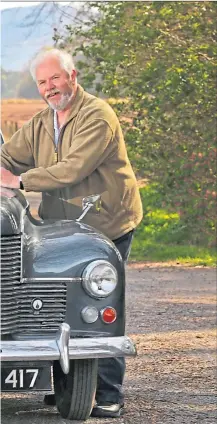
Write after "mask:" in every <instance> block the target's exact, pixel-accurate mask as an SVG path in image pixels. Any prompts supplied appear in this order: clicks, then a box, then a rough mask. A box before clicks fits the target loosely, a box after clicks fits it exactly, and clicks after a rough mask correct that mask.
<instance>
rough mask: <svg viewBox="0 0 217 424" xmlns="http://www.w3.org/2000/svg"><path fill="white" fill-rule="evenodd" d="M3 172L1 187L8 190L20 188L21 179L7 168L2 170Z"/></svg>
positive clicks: (0, 169) (0, 170)
mask: <svg viewBox="0 0 217 424" xmlns="http://www.w3.org/2000/svg"><path fill="white" fill-rule="evenodd" d="M0 172H1V186H2V187H7V188H20V179H19V177H17V176H16V175H14V174H12V172H10V171H8V170H7V169H5V168H2V167H1V168H0Z"/></svg>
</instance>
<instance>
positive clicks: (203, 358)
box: [1, 264, 216, 424]
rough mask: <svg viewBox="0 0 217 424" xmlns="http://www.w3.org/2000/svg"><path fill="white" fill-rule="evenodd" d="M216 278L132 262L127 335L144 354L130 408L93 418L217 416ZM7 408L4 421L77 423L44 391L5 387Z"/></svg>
mask: <svg viewBox="0 0 217 424" xmlns="http://www.w3.org/2000/svg"><path fill="white" fill-rule="evenodd" d="M215 280H216V273H215V270H214V269H206V268H181V267H162V266H160V265H158V266H156V265H153V264H152V265H151V264H131V265H128V267H127V334H128V335H130V336H131V337H132V338H133V340H134V341H135V343H136V345H137V349H138V356H137V357H136V358H132V359H131V358H130V359H128V360H127V372H126V379H125V385H124V387H125V397H126V402H125V403H126V408H125V414H124V416H123V417H121V418H118V419H93V418H90V419H89V420H88V421H87V423H88V424H104V423H105V424H174V423H176V424H196V423H199V424H202V423H203V424H214V423H216V372H215V366H216V357H215V351H216V337H215V336H216V334H215V311H216V309H215V299H216V294H215V293H216V286H215ZM1 407H2V416H1V419H2V424H21V423H22V424H66V423H67V424H69V423H70V421H68V420H65V419H62V418H61V417H60V416H59V414H58V413H57V411H56V409H55V408H54V407H47V406H44V405H43V394H42V393H34V394H33V393H31V394H19V395H14V394H9V393H7V394H3V395H2V404H1ZM74 423H76V424H79V422H78V421H74Z"/></svg>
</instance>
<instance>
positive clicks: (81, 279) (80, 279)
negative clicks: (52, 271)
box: [21, 277, 83, 283]
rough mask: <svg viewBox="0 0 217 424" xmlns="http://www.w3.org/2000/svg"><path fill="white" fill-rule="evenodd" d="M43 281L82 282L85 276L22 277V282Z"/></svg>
mask: <svg viewBox="0 0 217 424" xmlns="http://www.w3.org/2000/svg"><path fill="white" fill-rule="evenodd" d="M43 281H45V282H46V281H47V282H49V281H51V282H52V281H53V282H54V283H55V282H57V283H81V282H82V281H83V278H81V277H73V278H68V277H67V278H66V277H63V278H60V277H53V278H51V277H49V278H38V277H36V278H22V281H21V282H22V283H27V282H28V283H35V282H41V283H43Z"/></svg>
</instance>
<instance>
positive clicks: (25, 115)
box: [1, 99, 47, 136]
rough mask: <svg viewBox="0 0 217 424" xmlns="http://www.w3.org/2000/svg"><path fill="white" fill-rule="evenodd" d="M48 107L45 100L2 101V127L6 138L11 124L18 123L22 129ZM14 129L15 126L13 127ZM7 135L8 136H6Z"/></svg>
mask: <svg viewBox="0 0 217 424" xmlns="http://www.w3.org/2000/svg"><path fill="white" fill-rule="evenodd" d="M46 107H47V105H46V103H45V102H44V101H43V100H40V99H36V100H32V99H31V100H27V99H4V100H2V101H1V125H2V131H3V134H4V135H5V136H7V135H10V134H7V132H8V128H9V127H10V124H12V123H17V126H18V128H20V127H21V126H22V125H23V124H24V123H25V122H26V121H28V120H29V119H30V118H31V117H32V116H33V115H35V114H36V113H37V112H39V111H40V110H42V109H45V108H46ZM12 127H13V125H12ZM5 133H6V134H5Z"/></svg>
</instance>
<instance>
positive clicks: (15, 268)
mask: <svg viewBox="0 0 217 424" xmlns="http://www.w3.org/2000/svg"><path fill="white" fill-rule="evenodd" d="M66 294H67V287H66V283H64V282H51V281H42V280H40V282H39V281H38V282H37V281H35V282H32V281H28V279H25V280H22V279H21V235H13V236H3V237H1V334H2V335H6V334H10V335H20V334H21V333H22V335H29V334H38V335H43V334H45V333H46V334H47V333H50V332H56V331H57V330H58V328H59V325H60V324H61V323H62V322H64V320H65V314H66ZM38 301H39V302H38ZM38 304H39V305H40V307H41V309H40V310H39V309H37V305H38ZM33 305H36V308H35V309H34V306H33Z"/></svg>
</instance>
